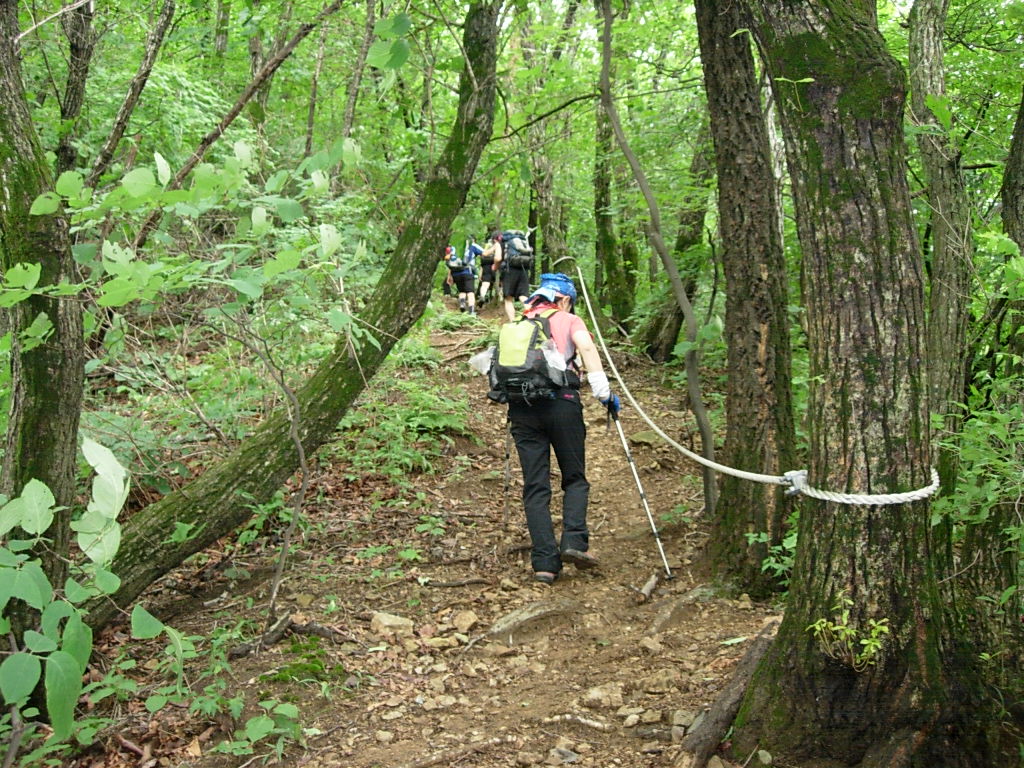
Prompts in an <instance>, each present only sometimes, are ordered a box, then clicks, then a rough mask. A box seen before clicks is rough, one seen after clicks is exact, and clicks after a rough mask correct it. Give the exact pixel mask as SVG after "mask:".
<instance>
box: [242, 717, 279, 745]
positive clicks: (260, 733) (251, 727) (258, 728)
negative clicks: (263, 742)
mask: <svg viewBox="0 0 1024 768" xmlns="http://www.w3.org/2000/svg"><path fill="white" fill-rule="evenodd" d="M273 732H274V721H273V720H272V719H271V718H270V717H268V716H267V715H256V717H250V718H249V719H248V720H247V721H246V723H245V738H247V739H248V740H249V741H252V742H256V741H259V740H260V739H263V738H266V737H267V736H269V735H270V734H271V733H273Z"/></svg>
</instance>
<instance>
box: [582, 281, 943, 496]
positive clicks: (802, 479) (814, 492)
mask: <svg viewBox="0 0 1024 768" xmlns="http://www.w3.org/2000/svg"><path fill="white" fill-rule="evenodd" d="M576 274H577V275H579V282H580V288H581V289H582V290H583V298H584V299H585V300H586V302H587V310H588V311H589V312H590V318H591V320H592V322H593V325H594V333H595V335H596V336H597V340H598V343H600V345H601V351H602V352H604V357H605V360H607V361H608V368H609V370H611V372H612V374H613V375H614V376H615V380H616V381H617V382H618V383H619V386H620V387H621V388H622V392H623V394H625V396H626V399H627V400H629V403H630V405H632V406H633V408H635V409H636V412H637V413H639V414H640V417H641V418H642V419H643V420H644V421H646V422H647V424H648V425H649V426H650V427H651V429H653V430H654V431H655V433H656V434H657V435H658V436H659V437H660V438H661V439H662V440H664V441H665V442H666V443H668V444H669V445H671V446H672V447H673V448H675V449H676V450H678V451H679V452H680V453H682V454H683V455H684V456H686V457H688V458H690V459H693V460H694V461H696V462H697V463H698V464H702V465H704V466H705V467H710V468H711V469H713V470H715V471H716V472H722V473H723V474H726V475H731V476H732V477H738V478H740V479H741V480H750V481H751V482H755V483H764V484H766V485H785V486H789V488H788V490H787V491H786V492H787V493H790V494H796V493H802V494H803V495H804V496H809V497H811V498H812V499H819V500H821V501H831V502H835V503H837V504H856V505H871V506H883V505H887V504H907V503H909V502H911V501H920V500H921V499H926V498H928V497H929V496H931V495H932V494H933V493H935V492H936V491H937V490H938V489H939V473H938V472H936V471H935V469H934V468H933V469H932V482H931V485H929V486H927V487H925V488H919V489H918V490H916V491H906V492H904V493H872V494H858V493H835V492H833V491H823V490H820V489H818V488H812V487H811V486H809V485H807V470H806V469H794V470H791V471H789V472H786V473H785V474H784V475H762V474H760V473H758V472H747V471H745V470H742V469H735V468H733V467H727V466H725V465H724V464H719V463H718V462H715V461H711V460H710V459H706V458H704V457H703V456H701V455H700V454H697V453H694V452H693V451H691V450H688V449H687V448H684V447H683V446H682V445H680V444H679V443H677V442H676V441H675V440H673V439H672V438H671V437H669V436H668V435H666V434H665V432H664V431H662V429H661V427H659V426H658V425H657V424H655V423H654V422H653V421H652V420H651V418H650V417H649V416H648V415H647V414H646V413H645V412H644V409H643V408H641V407H640V404H639V403H638V402H637V401H636V399H635V398H634V397H633V394H632V393H631V392H630V391H629V387H627V386H626V382H625V381H623V380H622V376H620V375H619V369H618V368H616V367H615V362H614V361H613V360H612V356H611V353H610V352H609V351H608V347H607V345H606V344H605V343H604V337H603V336H602V335H601V324H600V323H599V322H598V321H597V315H595V314H594V307H593V305H592V304H591V303H590V294H589V293H588V292H587V281H586V280H585V279H584V278H583V271H582V270H581V269H580V268H579V267H576Z"/></svg>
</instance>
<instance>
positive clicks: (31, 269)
mask: <svg viewBox="0 0 1024 768" xmlns="http://www.w3.org/2000/svg"><path fill="white" fill-rule="evenodd" d="M42 270H43V267H42V265H41V264H24V263H21V264H15V265H14V266H13V267H11V268H10V269H8V270H7V272H6V273H5V274H4V282H5V283H6V284H7V287H8V288H25V289H26V290H29V291H31V290H32V289H33V288H35V287H36V285H38V283H39V275H40V273H41V272H42Z"/></svg>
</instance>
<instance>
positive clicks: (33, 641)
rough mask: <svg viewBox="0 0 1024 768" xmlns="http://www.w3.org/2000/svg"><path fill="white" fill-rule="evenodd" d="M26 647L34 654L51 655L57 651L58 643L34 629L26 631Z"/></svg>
mask: <svg viewBox="0 0 1024 768" xmlns="http://www.w3.org/2000/svg"><path fill="white" fill-rule="evenodd" d="M24 640H25V647H26V648H28V649H29V650H30V651H33V652H34V653H49V652H50V651H56V650H57V642H56V641H55V640H51V639H50V638H49V637H47V636H46V635H43V634H41V633H39V632H36V631H35V630H34V629H26V630H25V634H24Z"/></svg>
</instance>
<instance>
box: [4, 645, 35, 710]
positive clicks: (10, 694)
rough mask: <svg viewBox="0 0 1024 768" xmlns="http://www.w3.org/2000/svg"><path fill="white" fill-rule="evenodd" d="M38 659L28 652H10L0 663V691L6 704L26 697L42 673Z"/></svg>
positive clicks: (33, 688)
mask: <svg viewBox="0 0 1024 768" xmlns="http://www.w3.org/2000/svg"><path fill="white" fill-rule="evenodd" d="M42 671H43V668H42V664H40V663H39V659H38V658H36V657H35V656H33V655H32V654H29V653H23V652H18V653H12V654H11V655H10V656H8V657H7V658H6V659H4V660H3V663H2V664H0V693H2V694H3V697H4V701H5V702H7V704H15V703H17V702H20V701H22V700H23V699H26V698H28V695H29V694H30V693H32V691H33V690H35V687H36V684H37V683H38V682H39V677H40V675H41V674H42Z"/></svg>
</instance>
